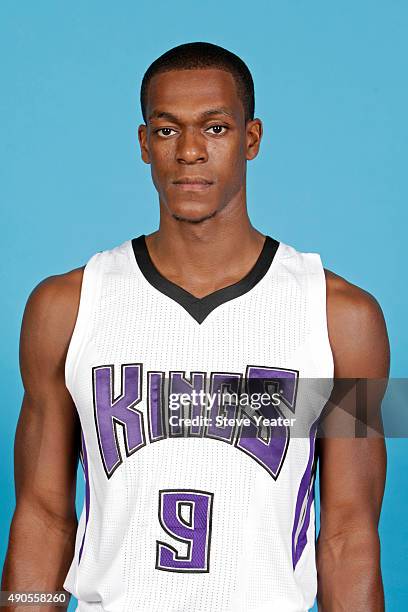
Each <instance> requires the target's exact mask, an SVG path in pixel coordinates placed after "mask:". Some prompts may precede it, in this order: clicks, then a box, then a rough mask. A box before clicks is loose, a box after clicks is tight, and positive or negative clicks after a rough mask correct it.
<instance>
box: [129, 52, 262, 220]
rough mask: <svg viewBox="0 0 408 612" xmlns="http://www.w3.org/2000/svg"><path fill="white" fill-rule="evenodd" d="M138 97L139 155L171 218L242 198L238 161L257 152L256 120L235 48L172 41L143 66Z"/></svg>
mask: <svg viewBox="0 0 408 612" xmlns="http://www.w3.org/2000/svg"><path fill="white" fill-rule="evenodd" d="M140 98H141V107H142V114H143V118H144V121H145V124H146V125H141V126H140V127H139V140H140V145H141V149H142V158H143V160H144V161H145V162H146V163H148V164H151V171H152V178H153V182H154V184H155V186H156V189H157V191H158V193H159V196H160V200H161V202H162V204H163V205H164V206H165V207H166V209H167V211H168V212H169V213H170V214H171V215H172V216H173V217H174V218H176V219H179V220H183V221H190V222H193V223H197V222H200V221H203V220H205V219H207V218H210V217H213V216H214V215H215V214H217V212H219V211H221V210H222V209H223V208H225V207H226V206H227V205H228V204H229V203H230V202H232V201H235V202H236V204H237V205H239V204H240V203H241V204H242V202H245V185H246V162H247V160H248V159H253V158H254V157H255V156H256V155H257V153H258V150H259V144H260V140H261V137H262V124H261V122H260V120H259V119H254V86H253V80H252V77H251V73H250V72H249V70H248V68H247V66H246V65H245V63H244V62H243V61H242V60H241V59H240V58H239V57H238V56H236V55H234V54H233V53H231V52H230V51H228V50H227V49H224V48H222V47H218V46H217V45H213V44H210V43H204V42H194V43H188V44H184V45H179V46H178V47H175V48H173V49H171V50H170V51H167V52H166V53H164V55H162V56H161V57H159V58H158V59H157V60H155V61H154V62H153V64H152V65H151V66H150V67H149V68H148V70H147V71H146V73H145V75H144V77H143V81H142V86H141V95H140ZM194 180H198V181H202V183H201V185H200V184H198V185H197V184H196V185H192V184H191V181H194ZM183 181H184V184H183ZM204 181H207V183H205V184H204V183H203V182H204Z"/></svg>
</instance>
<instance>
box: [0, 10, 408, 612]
mask: <svg viewBox="0 0 408 612" xmlns="http://www.w3.org/2000/svg"><path fill="white" fill-rule="evenodd" d="M407 17H408V9H407V3H406V2H404V1H402V0H401V1H397V0H387V1H385V0H384V1H383V2H376V1H373V0H371V1H368V0H358V1H357V2H356V1H355V0H353V1H351V0H343V1H342V2H327V1H323V0H316V1H314V2H313V1H312V2H310V1H309V2H306V1H300V0H297V1H287V2H283V1H281V2H275V1H271V0H264V1H259V0H255V1H253V2H242V1H239V2H238V1H236V0H234V1H232V0H229V1H224V2H219V1H217V2H214V1H213V0H207V1H206V2H187V1H175V2H168V1H167V0H166V1H163V0H156V1H155V2H154V3H152V2H137V1H136V0H134V1H133V2H131V1H129V0H127V1H122V2H117V3H113V2H107V1H100V0H98V2H96V1H87V2H71V3H69V4H68V3H67V2H66V3H63V2H61V1H60V2H56V1H52V2H51V1H45V0H39V1H37V2H31V1H25V2H24V1H20V2H13V1H8V0H3V1H2V3H1V6H0V56H1V58H2V67H1V81H0V88H1V96H0V116H1V134H0V197H1V227H2V240H1V254H0V262H1V282H2V285H1V286H2V304H1V317H0V326H1V331H0V333H1V348H0V359H1V390H2V406H1V414H0V418H1V444H0V461H1V466H2V469H1V482H0V485H1V503H2V511H1V518H0V557H1V558H3V556H4V553H5V549H6V543H7V537H8V526H9V522H10V518H11V514H12V510H13V505H14V493H13V474H12V465H13V463H12V445H13V439H14V431H15V426H16V421H17V417H18V412H19V408H20V402H21V397H22V385H21V382H20V378H19V371H18V337H19V329H20V323H21V316H22V312H23V308H24V305H25V302H26V299H27V297H28V294H29V293H30V291H31V290H32V288H33V287H34V286H35V285H36V284H37V283H38V282H39V281H40V280H41V279H43V278H44V277H46V276H49V275H51V274H57V273H61V272H64V271H67V270H69V269H72V268H74V267H77V266H80V265H82V264H83V263H84V262H85V261H86V260H87V259H88V258H89V257H90V255H92V254H93V253H94V252H96V251H99V250H102V249H106V248H110V247H112V246H114V245H116V244H119V243H120V242H123V241H124V240H126V239H127V238H130V237H133V236H136V235H138V234H139V233H142V232H143V233H149V232H151V231H153V230H154V229H155V228H156V226H157V222H158V204H157V198H156V192H155V191H154V187H153V185H152V183H151V180H150V169H149V167H148V166H146V165H144V164H143V163H142V161H141V160H140V155H139V150H138V143H137V127H138V125H139V123H140V122H141V113H140V109H139V86H140V81H141V78H142V76H143V73H144V71H145V70H146V68H147V67H148V65H149V64H150V63H151V62H152V61H153V60H154V59H155V58H156V57H157V56H158V55H160V54H161V53H163V52H164V51H166V50H167V49H168V48H170V47H172V46H175V45H177V44H180V43H183V42H189V41H193V40H206V41H209V42H213V43H216V44H220V45H222V46H225V47H227V48H229V49H230V50H232V51H234V52H235V53H237V54H238V55H240V56H241V57H242V58H243V59H244V60H245V61H246V62H247V64H248V66H249V68H250V69H251V71H252V74H253V77H254V81H255V89H256V115H257V116H258V117H260V118H261V119H262V120H263V121H264V129H265V135H264V141H263V144H262V150H261V154H260V156H259V157H258V158H257V159H256V160H255V161H253V162H250V163H249V167H248V172H249V186H248V202H249V211H250V215H251V218H252V221H253V224H254V225H255V226H256V227H257V228H259V229H260V230H262V231H263V232H267V233H269V234H271V235H273V236H274V237H275V238H277V239H280V240H282V241H284V242H287V243H289V244H292V245H293V246H295V247H296V248H297V249H299V250H304V251H317V252H320V253H321V255H322V258H323V261H324V264H325V267H327V268H329V269H331V270H333V271H335V272H336V273H337V274H340V275H341V276H344V277H345V278H347V279H348V280H350V281H351V282H353V283H356V284H357V285H359V286H361V287H363V288H364V289H366V290H368V291H370V292H371V293H373V294H374V295H375V296H376V298H377V299H378V300H379V302H380V304H381V306H382V308H383V311H384V314H385V317H386V320H387V325H388V330H389V335H390V340H391V347H392V371H391V373H392V375H393V376H401V377H402V376H406V375H407V369H408V368H407V354H406V348H407V335H408V334H407V325H406V312H407V289H406V286H407V281H406V266H407V257H406V252H407V251H406V248H407V247H406V228H407V220H408V219H407V210H406V205H407V182H406V172H405V175H404V174H403V171H404V169H405V170H406V164H407V141H408V134H407V121H406V113H407V108H408V99H407V98H408V95H407V93H408V88H407V79H406V58H407V51H408V50H407V36H406V32H407ZM388 458H389V467H388V480H387V491H386V496H385V501H384V507H383V513H382V519H381V536H382V564H383V577H384V584H385V590H386V599H387V610H390V611H391V610H398V611H399V610H401V609H402V608H403V606H404V603H405V604H406V602H407V600H408V597H407V595H408V586H407V578H406V560H407V558H408V544H407V542H408V527H407V521H406V511H407V503H406V502H407V490H408V478H407V473H408V453H407V441H406V440H399V441H395V440H394V441H388ZM79 482H80V484H81V486H82V482H83V480H82V477H81V476H80V478H79ZM80 489H81V487H80ZM78 504H79V506H78V507H80V506H81V504H82V490H80V491H79V494H78Z"/></svg>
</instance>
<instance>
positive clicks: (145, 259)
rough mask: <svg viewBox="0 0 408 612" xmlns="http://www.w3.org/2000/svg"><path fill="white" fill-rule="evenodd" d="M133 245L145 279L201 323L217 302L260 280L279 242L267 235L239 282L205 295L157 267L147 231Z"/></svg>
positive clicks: (135, 239) (221, 302)
mask: <svg viewBox="0 0 408 612" xmlns="http://www.w3.org/2000/svg"><path fill="white" fill-rule="evenodd" d="M132 247H133V253H134V256H135V259H136V262H137V265H138V266H139V268H140V271H141V272H142V274H143V276H144V277H145V278H146V280H147V281H148V282H149V283H150V284H151V285H153V287H155V288H156V289H158V290H159V291H161V293H164V294H165V295H167V296H168V297H169V298H171V299H172V300H174V301H175V302H177V303H178V304H180V306H182V307H183V308H184V309H185V310H187V312H188V313H189V314H190V315H191V316H192V317H193V318H194V319H195V320H196V321H197V323H200V324H201V323H202V322H203V321H204V319H205V318H206V317H207V316H208V315H209V314H210V312H212V311H213V310H214V309H215V308H217V306H220V305H221V304H224V303H225V302H228V301H229V300H233V299H234V298H237V297H239V296H241V295H244V293H247V292H248V291H249V290H250V289H252V288H253V287H254V286H255V285H256V284H257V283H259V281H260V280H261V278H263V277H264V276H265V274H266V273H267V271H268V270H269V268H270V266H271V264H272V261H273V259H274V257H275V255H276V251H277V250H278V247H279V242H278V241H277V240H275V239H274V238H271V237H270V236H266V237H265V241H264V245H263V247H262V251H261V253H260V255H259V257H258V259H257V260H256V262H255V265H254V266H253V267H252V268H251V270H250V271H249V272H248V274H246V275H245V276H244V277H243V278H241V280H239V281H237V282H236V283H233V284H232V285H228V286H227V287H222V288H221V289H217V290H216V291H213V292H212V293H209V294H208V295H205V296H204V297H202V298H198V297H196V296H195V295H193V294H192V293H189V292H188V291H186V290H185V289H183V288H182V287H180V285H177V284H176V283H173V282H172V281H170V280H169V279H168V278H166V277H165V276H163V275H162V274H161V273H160V272H159V271H158V269H157V268H156V266H155V265H154V263H153V261H152V259H151V257H150V255H149V251H148V249H147V244H146V236H145V234H141V235H140V236H139V237H138V238H133V240H132Z"/></svg>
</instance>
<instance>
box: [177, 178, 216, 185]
mask: <svg viewBox="0 0 408 612" xmlns="http://www.w3.org/2000/svg"><path fill="white" fill-rule="evenodd" d="M173 183H174V184H175V185H211V184H212V181H210V180H208V179H206V178H204V177H202V176H186V177H182V178H180V179H177V180H176V181H173Z"/></svg>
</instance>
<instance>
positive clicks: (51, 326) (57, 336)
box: [22, 266, 85, 361]
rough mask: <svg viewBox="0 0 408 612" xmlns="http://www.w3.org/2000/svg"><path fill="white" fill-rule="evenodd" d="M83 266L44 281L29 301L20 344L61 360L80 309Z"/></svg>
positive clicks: (33, 292)
mask: <svg viewBox="0 0 408 612" xmlns="http://www.w3.org/2000/svg"><path fill="white" fill-rule="evenodd" d="M84 268H85V266H82V267H80V268H75V269H74V270H70V271H69V272H65V273H63V274H56V275H53V276H49V277H47V278H44V279H43V280H42V281H41V282H40V283H38V285H37V286H36V287H34V289H33V290H32V292H31V294H30V296H29V297H28V300H27V304H26V307H25V310H24V316H23V322H22V342H23V345H25V343H26V341H27V340H29V343H30V345H31V347H32V349H35V348H36V347H37V348H38V349H39V350H40V351H41V353H44V352H45V351H48V352H49V354H50V357H51V356H52V357H53V359H54V360H57V361H60V359H63V358H64V356H65V354H66V351H67V348H68V345H69V341H70V339H71V336H72V333H73V330H74V327H75V322H76V318H77V314H78V309H79V302H80V296H81V286H82V279H83V272H84Z"/></svg>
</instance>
